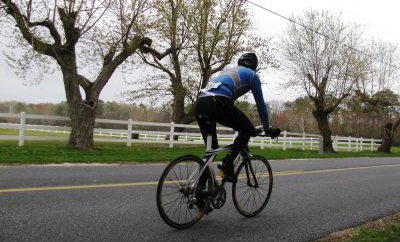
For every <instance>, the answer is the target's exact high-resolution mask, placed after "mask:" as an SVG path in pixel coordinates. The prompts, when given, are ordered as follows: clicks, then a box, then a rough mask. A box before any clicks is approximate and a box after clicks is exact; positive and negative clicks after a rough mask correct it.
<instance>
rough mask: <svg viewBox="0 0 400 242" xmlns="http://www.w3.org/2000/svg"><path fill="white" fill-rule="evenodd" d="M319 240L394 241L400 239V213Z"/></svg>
mask: <svg viewBox="0 0 400 242" xmlns="http://www.w3.org/2000/svg"><path fill="white" fill-rule="evenodd" d="M318 241H319V242H328V241H329V242H339V241H340V242H344V241H346V242H394V241H400V213H398V214H395V215H392V216H388V217H386V218H383V219H379V220H376V221H372V222H369V223H366V224H364V225H362V226H360V227H356V228H351V229H347V230H344V231H340V232H336V233H333V234H331V235H329V236H328V237H326V238H323V239H321V240H318Z"/></svg>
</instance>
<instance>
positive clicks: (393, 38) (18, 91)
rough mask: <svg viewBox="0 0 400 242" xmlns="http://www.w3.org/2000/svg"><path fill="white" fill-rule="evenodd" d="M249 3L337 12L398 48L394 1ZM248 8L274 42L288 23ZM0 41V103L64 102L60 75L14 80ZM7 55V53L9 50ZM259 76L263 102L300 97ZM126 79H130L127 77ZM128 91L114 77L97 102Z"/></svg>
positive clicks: (276, 78) (277, 79)
mask: <svg viewBox="0 0 400 242" xmlns="http://www.w3.org/2000/svg"><path fill="white" fill-rule="evenodd" d="M252 2H254V3H256V4H258V5H261V6H263V7H265V8H268V9H270V10H273V11H275V12H277V13H279V14H281V15H284V16H287V17H290V15H292V14H295V15H297V14H301V13H302V12H303V11H304V10H307V9H317V10H329V11H332V12H334V13H340V12H341V13H342V16H343V18H344V20H345V21H347V22H354V23H358V24H361V25H362V26H364V28H365V33H366V37H374V38H377V39H380V40H384V41H390V42H392V43H397V44H400V28H398V23H400V14H398V9H399V5H400V4H399V3H397V1H396V0H381V1H376V0H375V1H372V0H273V1H269V0H252ZM396 3H397V4H396ZM248 4H249V3H248ZM249 6H250V9H251V10H252V12H253V13H252V15H253V16H252V18H253V20H254V21H255V23H256V31H257V32H258V33H259V34H260V35H261V36H268V37H270V36H272V37H273V38H274V39H275V40H278V39H279V36H280V35H281V34H282V33H283V31H284V30H285V28H286V26H287V24H288V23H289V22H288V21H287V20H284V19H282V18H280V17H278V16H276V15H273V14H271V13H269V12H267V11H265V10H263V9H260V8H257V7H255V6H253V5H251V4H249ZM1 38H3V41H1V42H0V101H11V100H15V101H23V102H30V103H45V102H52V103H56V102H60V101H64V100H65V92H64V88H63V83H62V77H61V74H60V73H57V72H56V73H54V74H52V75H46V76H45V77H44V79H43V80H42V81H41V82H40V83H38V84H34V85H32V84H29V82H26V81H25V80H23V79H21V78H19V77H18V76H16V75H15V74H14V70H13V69H12V68H11V67H9V66H8V65H7V63H6V61H5V57H4V55H3V51H4V50H5V48H6V46H5V45H4V44H2V43H4V37H0V39H1ZM8 53H10V51H9V50H8ZM259 58H262V57H259ZM32 73H35V71H34V70H33V71H32ZM261 74H262V75H261V76H262V78H263V80H262V81H263V82H265V83H266V85H264V86H263V93H264V98H265V99H266V100H267V101H268V100H283V101H286V100H293V99H295V98H296V97H298V96H299V95H301V93H294V92H290V93H288V92H287V91H286V90H285V89H284V88H282V87H281V84H282V83H283V82H284V81H285V79H284V77H282V75H279V73H278V72H277V71H276V70H268V69H267V70H265V71H264V72H262V73H261ZM33 76H35V74H33ZM36 76H37V75H36ZM126 78H127V79H130V77H129V76H127V77H126ZM129 88H130V86H129V85H127V84H126V83H125V82H124V81H123V80H122V77H121V75H119V74H118V73H117V74H116V75H114V76H113V77H112V78H111V80H110V81H109V83H108V84H107V85H106V87H105V88H104V89H103V91H102V93H101V95H100V98H101V99H103V100H105V101H124V98H123V97H121V95H120V93H121V92H123V91H126V90H129Z"/></svg>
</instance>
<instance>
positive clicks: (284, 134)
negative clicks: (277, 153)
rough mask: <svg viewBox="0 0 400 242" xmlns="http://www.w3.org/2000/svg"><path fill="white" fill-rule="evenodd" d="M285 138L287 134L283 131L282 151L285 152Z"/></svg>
mask: <svg viewBox="0 0 400 242" xmlns="http://www.w3.org/2000/svg"><path fill="white" fill-rule="evenodd" d="M286 138H287V132H286V130H285V131H283V150H286Z"/></svg>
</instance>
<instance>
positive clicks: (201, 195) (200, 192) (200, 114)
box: [195, 97, 218, 208]
mask: <svg viewBox="0 0 400 242" xmlns="http://www.w3.org/2000/svg"><path fill="white" fill-rule="evenodd" d="M215 106H216V105H215V99H214V98H213V97H202V98H199V99H198V100H197V103H196V119H197V123H198V124H199V128H200V132H201V134H202V136H203V140H204V143H205V144H206V145H207V136H208V135H211V136H212V145H211V148H212V149H217V148H218V139H217V132H216V126H217V124H216V122H215V117H214V116H215V110H214V109H215ZM208 176H209V173H208V170H205V172H204V173H203V174H202V175H201V176H200V178H199V182H198V185H197V190H196V193H195V197H196V206H197V207H199V208H203V207H204V206H205V205H206V203H205V199H206V197H207V196H208V195H209V194H208V193H207V191H206V184H207V178H208Z"/></svg>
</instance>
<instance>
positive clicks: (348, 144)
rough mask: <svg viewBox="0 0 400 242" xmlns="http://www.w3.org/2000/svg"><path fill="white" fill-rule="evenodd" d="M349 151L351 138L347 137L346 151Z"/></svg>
mask: <svg viewBox="0 0 400 242" xmlns="http://www.w3.org/2000/svg"><path fill="white" fill-rule="evenodd" d="M350 150H351V136H349V140H348V141H347V151H350Z"/></svg>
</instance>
